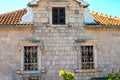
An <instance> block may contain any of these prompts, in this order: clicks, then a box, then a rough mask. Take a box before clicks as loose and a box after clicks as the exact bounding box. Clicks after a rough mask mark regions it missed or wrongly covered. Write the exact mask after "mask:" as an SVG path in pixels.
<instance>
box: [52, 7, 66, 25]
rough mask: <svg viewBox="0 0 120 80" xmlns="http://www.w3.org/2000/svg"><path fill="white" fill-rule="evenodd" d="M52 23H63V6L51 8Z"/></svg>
mask: <svg viewBox="0 0 120 80" xmlns="http://www.w3.org/2000/svg"><path fill="white" fill-rule="evenodd" d="M52 24H65V8H64V7H53V8H52Z"/></svg>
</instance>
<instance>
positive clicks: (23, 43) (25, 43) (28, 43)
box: [18, 40, 43, 73]
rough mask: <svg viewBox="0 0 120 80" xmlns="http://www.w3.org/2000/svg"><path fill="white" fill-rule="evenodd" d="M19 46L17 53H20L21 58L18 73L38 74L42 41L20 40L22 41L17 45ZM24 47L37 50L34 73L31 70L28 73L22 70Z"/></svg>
mask: <svg viewBox="0 0 120 80" xmlns="http://www.w3.org/2000/svg"><path fill="white" fill-rule="evenodd" d="M18 45H19V46H18V47H19V48H18V49H19V53H20V57H21V59H20V60H21V65H20V66H21V69H20V71H21V72H28V73H30V72H37V71H38V72H39V71H40V70H41V58H42V51H41V50H42V49H41V46H42V45H43V44H42V41H35V42H34V41H30V40H22V41H20V42H19V44H18ZM24 46H37V47H38V48H37V55H38V70H36V71H32V70H30V71H25V70H24Z"/></svg>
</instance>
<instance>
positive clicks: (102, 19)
mask: <svg viewBox="0 0 120 80" xmlns="http://www.w3.org/2000/svg"><path fill="white" fill-rule="evenodd" d="M91 14H92V15H93V17H94V20H95V21H96V22H97V23H98V24H99V25H120V18H118V17H116V16H109V15H107V14H102V13H98V12H94V11H92V12H91Z"/></svg>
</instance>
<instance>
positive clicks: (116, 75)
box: [108, 70, 120, 80]
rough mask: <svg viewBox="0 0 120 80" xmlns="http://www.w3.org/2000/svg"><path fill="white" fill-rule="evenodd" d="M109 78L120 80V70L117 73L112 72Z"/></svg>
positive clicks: (109, 79) (110, 79)
mask: <svg viewBox="0 0 120 80" xmlns="http://www.w3.org/2000/svg"><path fill="white" fill-rule="evenodd" d="M108 77H109V78H108V80H120V70H119V71H118V72H116V73H115V72H114V70H112V72H111V73H109V74H108Z"/></svg>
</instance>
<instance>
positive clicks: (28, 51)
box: [24, 46, 38, 71]
mask: <svg viewBox="0 0 120 80" xmlns="http://www.w3.org/2000/svg"><path fill="white" fill-rule="evenodd" d="M37 69H38V59H37V46H25V47H24V70H25V71H29V70H37Z"/></svg>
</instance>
